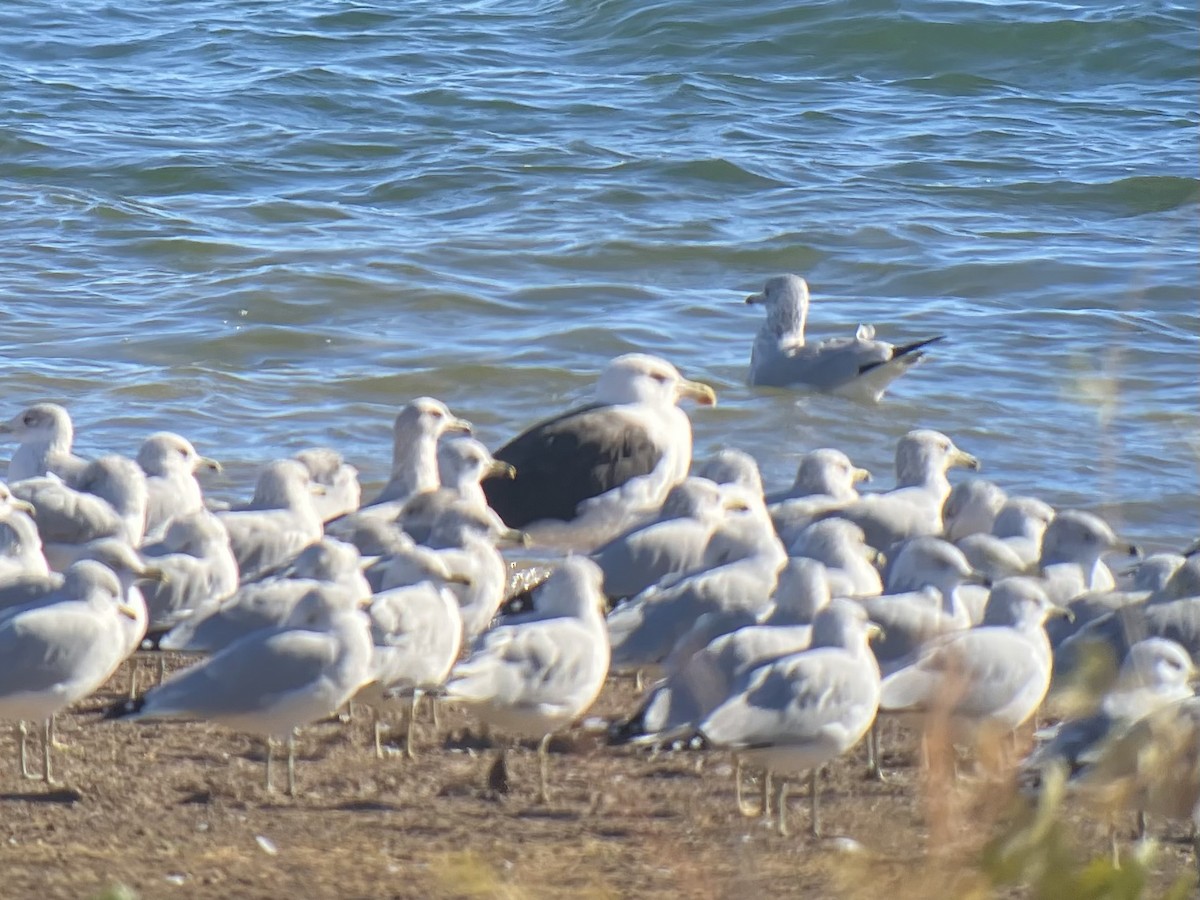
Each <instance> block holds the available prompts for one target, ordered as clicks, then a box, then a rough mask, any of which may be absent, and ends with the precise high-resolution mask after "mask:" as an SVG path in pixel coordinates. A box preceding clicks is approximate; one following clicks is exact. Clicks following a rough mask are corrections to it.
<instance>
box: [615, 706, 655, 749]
mask: <svg viewBox="0 0 1200 900" xmlns="http://www.w3.org/2000/svg"><path fill="white" fill-rule="evenodd" d="M645 733H646V708H645V707H642V708H641V709H639V710H638V711H637V712H635V713H634V714H633V715H632V716H630V717H629V718H628V719H622V720H620V721H618V722H612V723H611V724H610V725H609V726H608V740H607V742H606V743H607V744H608V746H610V747H620V746H622V745H624V744H628V743H629V742H630V741H632V740H634V739H635V738H639V737H641V736H642V735H644V734H645Z"/></svg>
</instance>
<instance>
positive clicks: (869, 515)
mask: <svg viewBox="0 0 1200 900" xmlns="http://www.w3.org/2000/svg"><path fill="white" fill-rule="evenodd" d="M952 466H965V467H967V468H970V469H978V468H979V460H977V459H976V458H975V457H974V456H972V455H971V454H969V453H965V452H964V451H962V450H960V449H958V447H956V446H954V442H953V441H951V440H950V438H948V437H946V435H944V434H942V433H941V432H938V431H931V430H929V429H924V428H921V429H916V430H914V431H910V432H908V433H907V434H906V435H904V437H902V438H900V440H899V441H898V442H897V443H896V487H895V488H894V489H892V490H890V491H888V492H886V493H883V494H865V495H864V496H863V497H862V498H861V499H859V500H856V501H855V502H854V503H851V504H850V505H849V506H846V507H844V508H842V509H840V510H837V511H835V512H831V513H828V514H827V515H829V516H836V517H838V518H842V519H849V520H850V521H851V522H854V523H855V524H857V525H858V526H860V527H861V528H862V530H863V532H864V533H865V534H866V536H867V543H868V544H870V545H871V546H872V547H877V548H879V549H880V550H885V551H886V550H887V549H888V548H889V547H891V545H892V544H894V543H896V542H897V541H901V540H903V539H904V538H910V537H917V536H920V535H939V534H941V533H942V528H943V523H942V505H943V504H944V503H945V502H946V497H947V495H949V493H950V481H949V479H947V478H946V471H947V469H949V468H951V467H952Z"/></svg>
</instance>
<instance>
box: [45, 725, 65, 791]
mask: <svg viewBox="0 0 1200 900" xmlns="http://www.w3.org/2000/svg"><path fill="white" fill-rule="evenodd" d="M53 728H54V717H53V716H51V717H50V718H49V719H47V720H46V722H45V725H44V726H43V731H42V764H43V770H42V781H44V782H46V784H48V785H50V786H51V787H53V786H55V785H57V784H60V783H61V782H58V781H55V780H54V776H53V775H51V774H50V750H51V749H52V748H53V746H54V739H53V737H52V729H53Z"/></svg>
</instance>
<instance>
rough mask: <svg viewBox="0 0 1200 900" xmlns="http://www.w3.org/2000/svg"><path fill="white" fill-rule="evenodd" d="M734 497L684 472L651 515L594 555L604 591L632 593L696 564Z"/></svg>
mask: <svg viewBox="0 0 1200 900" xmlns="http://www.w3.org/2000/svg"><path fill="white" fill-rule="evenodd" d="M736 502H738V501H737V500H736V499H734V497H733V495H731V494H730V493H729V492H723V491H722V490H721V489H720V487H718V486H717V485H716V484H714V483H713V482H711V481H709V480H708V479H707V478H694V477H693V478H687V479H686V480H684V481H682V482H680V483H679V484H677V485H676V486H675V487H673V488H671V492H670V493H669V494H668V495H667V499H666V500H665V501H664V502H663V506H662V510H661V512H660V513H659V517H658V518H657V519H655V520H654V521H652V522H650V523H648V524H646V525H643V526H639V527H637V528H634V529H631V530H630V531H627V532H626V533H625V534H622V535H620V536H619V537H616V538H613V539H612V540H611V541H609V542H608V543H607V544H605V545H604V546H603V547H601V548H600V549H598V550H597V551H596V552H595V553H594V554H593V555H592V558H593V559H594V560H595V561H596V563H597V564H598V565H599V566H600V570H601V571H602V572H603V573H604V593H605V594H606V595H607V596H608V597H610V598H612V599H621V598H625V597H632V596H634V595H636V594H639V593H641V592H642V591H644V590H646V588H648V587H650V586H652V585H654V584H657V583H658V582H659V581H661V580H662V579H663V578H666V577H668V576H672V575H674V576H680V575H685V574H687V573H689V572H693V571H695V570H696V569H698V568H699V567H700V566H701V564H702V562H703V559H704V551H705V548H706V547H707V546H708V542H709V540H710V539H711V538H712V535H713V532H714V531H715V530H716V528H717V527H718V525H719V524H720V522H721V519H722V518H723V517H724V515H725V512H726V508H727V504H730V503H736Z"/></svg>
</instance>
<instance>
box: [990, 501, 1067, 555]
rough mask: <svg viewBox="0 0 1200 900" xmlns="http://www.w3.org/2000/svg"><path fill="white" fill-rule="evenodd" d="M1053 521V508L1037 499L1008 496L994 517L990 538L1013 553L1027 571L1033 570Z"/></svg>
mask: <svg viewBox="0 0 1200 900" xmlns="http://www.w3.org/2000/svg"><path fill="white" fill-rule="evenodd" d="M1053 519H1054V509H1053V507H1051V506H1050V504H1049V503H1046V502H1045V501H1043V500H1039V499H1037V498H1036V497H1009V498H1008V501H1007V502H1006V503H1005V504H1004V506H1002V507H1001V508H1000V512H998V513H997V514H996V521H995V522H994V523H993V524H992V535H993V536H994V537H996V538H998V539H1000V540H1001V541H1003V542H1004V543H1005V544H1007V545H1008V548H1009V549H1010V550H1012V551H1013V552H1014V553H1015V554H1016V555H1017V556H1018V557H1019V558H1020V559H1021V562H1023V563H1024V564H1025V566H1026V568H1032V567H1033V566H1035V565H1036V564H1037V562H1038V559H1039V558H1040V557H1041V555H1042V537H1043V536H1044V535H1045V533H1046V527H1047V526H1048V525H1049V524H1050V522H1051V521H1052V520H1053Z"/></svg>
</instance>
